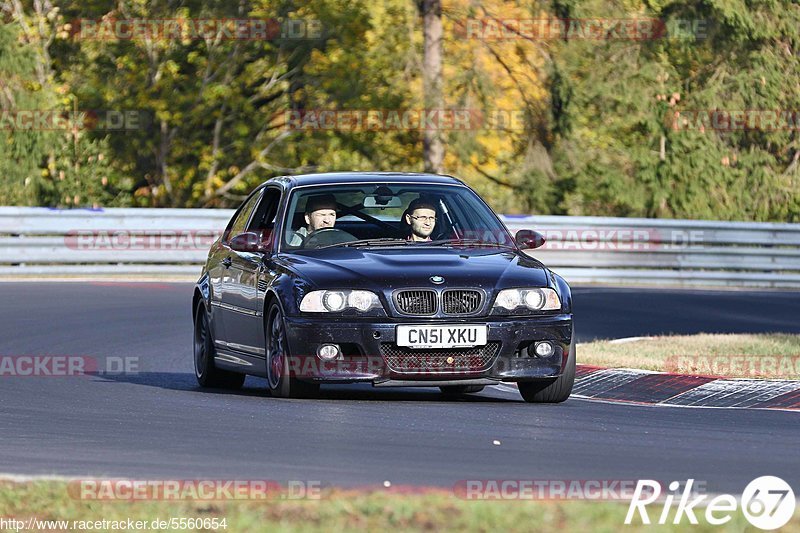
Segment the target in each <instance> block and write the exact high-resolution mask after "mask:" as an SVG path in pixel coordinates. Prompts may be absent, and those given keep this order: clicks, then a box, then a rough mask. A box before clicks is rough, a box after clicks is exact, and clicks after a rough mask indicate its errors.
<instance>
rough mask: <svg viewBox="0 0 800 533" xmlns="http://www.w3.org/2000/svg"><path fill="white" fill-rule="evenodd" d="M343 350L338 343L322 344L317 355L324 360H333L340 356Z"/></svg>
mask: <svg viewBox="0 0 800 533" xmlns="http://www.w3.org/2000/svg"><path fill="white" fill-rule="evenodd" d="M340 353H341V350H339V346H338V345H336V344H321V345H320V346H319V348H317V357H319V358H320V359H322V360H323V361H331V360H333V359H336V358H337V357H339V354H340Z"/></svg>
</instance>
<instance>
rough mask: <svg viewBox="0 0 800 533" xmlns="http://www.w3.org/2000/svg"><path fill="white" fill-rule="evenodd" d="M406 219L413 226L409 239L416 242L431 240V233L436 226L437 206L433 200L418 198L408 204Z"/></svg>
mask: <svg viewBox="0 0 800 533" xmlns="http://www.w3.org/2000/svg"><path fill="white" fill-rule="evenodd" d="M405 219H406V220H405V221H406V224H408V225H409V226H411V235H409V236H408V238H407V240H409V241H414V242H424V241H430V240H431V233H433V228H434V227H436V207H435V206H434V205H433V202H431V201H429V200H426V199H423V198H417V199H416V200H414V201H413V202H411V203H410V204H409V205H408V209H406V214H405Z"/></svg>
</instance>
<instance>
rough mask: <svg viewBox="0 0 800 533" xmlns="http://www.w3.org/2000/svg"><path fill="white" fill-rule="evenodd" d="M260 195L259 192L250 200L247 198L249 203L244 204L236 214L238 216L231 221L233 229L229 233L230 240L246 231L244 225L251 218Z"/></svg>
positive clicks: (228, 238)
mask: <svg viewBox="0 0 800 533" xmlns="http://www.w3.org/2000/svg"><path fill="white" fill-rule="evenodd" d="M259 196H260V195H259V194H254V195H253V196H251V197H250V199H249V200H247V203H246V204H244V207H242V209H241V210H240V211H239V213H238V214H237V215H236V218H235V219H234V220H233V222H231V230H230V233H229V234H228V237H227V240H230V239H231V238H232V237H235V236H237V235H239V234H240V233H242V232H244V227H245V225H246V224H247V221H248V220H249V219H250V214H251V213H252V212H253V208H254V207H255V205H256V201H257V200H258V197H259Z"/></svg>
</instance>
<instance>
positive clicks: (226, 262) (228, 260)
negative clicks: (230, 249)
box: [222, 256, 233, 268]
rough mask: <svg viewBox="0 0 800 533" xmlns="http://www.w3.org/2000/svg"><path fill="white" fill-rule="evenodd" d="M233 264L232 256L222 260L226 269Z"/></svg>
mask: <svg viewBox="0 0 800 533" xmlns="http://www.w3.org/2000/svg"><path fill="white" fill-rule="evenodd" d="M232 264H233V260H231V256H228V257H226V258H225V259H223V260H222V266H224V267H225V268H229V267H230V266H231V265H232Z"/></svg>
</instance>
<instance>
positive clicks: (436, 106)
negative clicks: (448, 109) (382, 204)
mask: <svg viewBox="0 0 800 533" xmlns="http://www.w3.org/2000/svg"><path fill="white" fill-rule="evenodd" d="M417 7H418V8H419V11H420V14H421V15H422V26H423V29H422V34H423V36H424V39H425V41H424V51H423V59H422V83H423V90H424V92H425V96H424V98H425V111H426V113H435V114H436V115H438V114H439V113H440V112H441V110H442V109H443V108H444V99H443V97H442V3H441V0H418V2H417ZM434 124H435V126H434V127H433V128H431V129H428V128H425V129H424V130H423V140H422V146H423V150H424V152H423V158H424V161H425V172H436V173H441V172H442V171H443V168H442V161H443V160H444V140H443V135H442V130H441V127H440V126H441V125H440V124H439V121H434Z"/></svg>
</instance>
